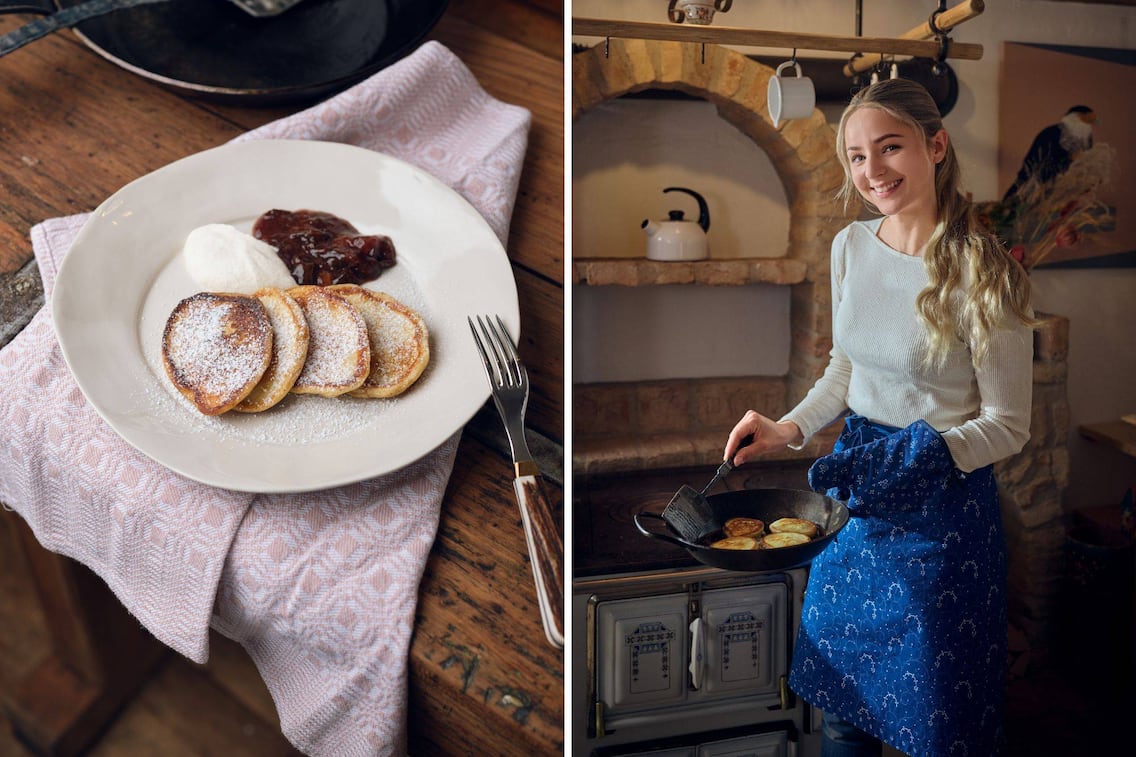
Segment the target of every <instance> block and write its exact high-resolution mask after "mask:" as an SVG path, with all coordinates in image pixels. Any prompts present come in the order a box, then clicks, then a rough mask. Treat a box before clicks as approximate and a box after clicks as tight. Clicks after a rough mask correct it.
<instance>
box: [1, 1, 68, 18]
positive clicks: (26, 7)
mask: <svg viewBox="0 0 1136 757" xmlns="http://www.w3.org/2000/svg"><path fill="white" fill-rule="evenodd" d="M7 13H37V14H39V15H41V16H46V15H49V14H51V13H55V2H54V0H6V1H0V16H2V15H4V14H7Z"/></svg>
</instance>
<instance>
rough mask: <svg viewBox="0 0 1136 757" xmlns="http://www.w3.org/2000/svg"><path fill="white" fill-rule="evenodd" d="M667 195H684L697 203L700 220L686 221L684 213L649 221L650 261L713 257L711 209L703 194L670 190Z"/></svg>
mask: <svg viewBox="0 0 1136 757" xmlns="http://www.w3.org/2000/svg"><path fill="white" fill-rule="evenodd" d="M663 191H664V192H685V193H687V194H688V195H690V196H691V197H693V198H694V199H695V200H697V201H698V221H697V222H695V221H687V220H685V219H684V218H683V215H684V214H683V212H682V211H681V210H672V211H670V212H669V214H668V215H669V216H670V217H669V218H668V219H667V220H665V221H652V220H650V219H646V220H644V221H643V223H642V224H641V226H642V228H643V230H644V231H645V232H647V259H648V260H705V259H706V258H708V257H710V245H709V244H707V241H706V232H707V231H709V230H710V210H709V208H707V206H706V200H705V199H703V197H702V195H700V194H698V193H697V192H695V191H694V190H692V189H686V188H685V187H667V188H666V189H664V190H663Z"/></svg>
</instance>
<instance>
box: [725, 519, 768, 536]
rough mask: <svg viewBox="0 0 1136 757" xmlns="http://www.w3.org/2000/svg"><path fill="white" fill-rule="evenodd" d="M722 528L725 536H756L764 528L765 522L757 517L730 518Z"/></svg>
mask: <svg viewBox="0 0 1136 757" xmlns="http://www.w3.org/2000/svg"><path fill="white" fill-rule="evenodd" d="M722 530H723V531H725V533H726V536H757V535H758V534H760V533H761V532H762V531H764V530H765V524H764V523H762V522H761V521H760V520H758V519H757V518H740V517H739V518H730V519H729V520H728V521H726V524H725V525H724V526H723V527H722Z"/></svg>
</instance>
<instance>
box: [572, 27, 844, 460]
mask: <svg viewBox="0 0 1136 757" xmlns="http://www.w3.org/2000/svg"><path fill="white" fill-rule="evenodd" d="M774 73H775V72H774V71H773V69H771V68H769V67H768V66H765V65H763V64H761V63H758V62H756V61H754V60H751V59H750V58H747V57H746V56H744V55H741V54H740V53H737V52H734V51H732V50H730V49H728V48H725V47H721V46H718V45H696V44H683V43H678V42H657V41H650V40H634V39H630V40H625V39H611V40H609V41H608V42H605V43H600V44H598V45H596V46H595V47H594V48H592V49H590V50H587V51H585V52H583V53H578V54H576V55H573V56H572V116H573V118H579V117H580V116H581V115H583V114H584V113H586V112H587V110H588V109H589V108H592V107H595V106H596V105H598V104H599V103H602V102H604V101H606V100H610V99H613V98H617V97H620V96H622V95H625V94H628V93H630V92H638V91H641V90H645V89H662V90H677V91H680V92H684V93H686V94H689V95H694V96H696V97H701V98H703V99H705V100H707V101H708V102H711V103H713V104H714V105H715V106H716V107H717V109H718V113H719V115H721V117H722V118H723V119H725V120H726V121H727V122H729V123H731V124H732V125H733V126H735V127H736V128H737V129H738V130H739V131H740V132H742V133H743V134H745V135H746V136H748V137H749V138H750V139H752V140H753V142H754V143H755V144H756V145H757V147H759V148H760V149H762V150H764V151H765V153H766V154H767V155H768V156H769V159H770V162H771V163H772V164H773V167H774V169H775V170H776V172H777V175H778V177H779V178H780V179H781V182H782V184H783V185H784V188H785V196H786V198H787V199H788V201H789V235H788V239H787V240H786V249H785V254H784V256H783V257H781V258H773V259H766V260H739V261H721V260H714V261H700V262H698V263H693V264H691V263H678V264H669V263H668V264H660V263H657V262H653V261H647V260H620V261H610V260H597V259H583V258H579V257H574V261H573V263H574V265H573V283H574V284H576V285H617V286H654V285H660V284H673V283H678V282H679V281H682V282H687V283H691V284H700V285H706V286H732V285H733V286H740V285H744V284H750V283H758V282H761V283H771V284H780V285H785V286H789V287H791V290H792V295H791V305H790V324H791V326H790V327H791V328H792V332H793V333H792V350H791V353H790V359H789V372H788V374H787V375H785V376H775V377H754V378H742V379H678V380H673V381H659V382H649V383H644V384H639V385H634V386H631V385H619V384H593V385H576V386H575V387H574V388H573V466H574V469H575V470H577V471H580V472H588V473H599V472H611V471H619V470H637V469H650V468H659V467H674V466H682V465H703V464H707V463H711V462H714V461H716V460H720V459H721V452H722V447H723V444H724V440H725V438H726V434H728V432H729V430H730V429H731V428H732V427H733V424H734V423H735V422H736V421H737V419H738V418H740V417H741V415H742V413H744V412H745V410H746V409H748V408H751V407H753V408H760V409H761V410H762V411H763V412H766V413H768V414H775V413H778V412H783V411H784V410H785V409H787V408H788V407H790V406H791V405H793V404H795V403H796V402H797V401H798V400H799V399H800V398H801V397H803V396H804V394H805V392H807V391H808V389H809V387H811V386H812V385H813V383H814V382H815V381H816V379H817V378H818V377H819V376H820V374H821V373H822V372H823V370H824V366H825V364H826V363H827V362H828V352H829V349H830V348H831V338H830V335H829V331H830V321H831V318H832V316H831V304H830V297H831V292H830V284H829V279H828V259H829V248H830V247H831V244H832V239H833V237H834V236H835V235H836V233H837V232H838V231H839V230H840V229H841V228H843V227H844V226H845V225H847V223H848V222H849V221H851V220H852V219H853V218H854V216H855V213H856V209H846V208H843V207H840V206H839V205H838V203H837V202H836V200H835V194H836V190H837V188H838V187H839V186H840V184H841V182H842V181H843V176H844V173H843V169H842V168H841V166H840V163H839V161H838V160H837V159H836V134H835V132H834V131H833V129H832V127H831V126H830V125H829V124H828V122H827V121H826V119H825V117H824V114H823V113H821V111H820V110H814V111H813V113H812V115H811V116H809V117H808V118H803V119H797V120H793V121H787V122H785V123H782V124H781V125H780V127H779V128H778V127H774V126H773V122H772V119H771V118H770V116H769V113H768V110H767V106H766V95H767V90H768V85H769V78H770V77H771V76H773V75H774ZM833 439H834V437H832V436H827V437H822V438H819V439H817V440H815V441H814V442H813V444H812V445H810V447H809V448H808V449H807V450H805V451H803V452H802V453H800V454H801V456H808V455H813V456H815V454H816V453H817V450H819V449H823V447H824V445H826V444H827V445H828V446H829V447H831V444H832V441H833ZM780 454H781V456H782V457H784V453H780Z"/></svg>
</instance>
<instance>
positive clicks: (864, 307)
mask: <svg viewBox="0 0 1136 757" xmlns="http://www.w3.org/2000/svg"><path fill="white" fill-rule="evenodd" d="M837 150H838V153H839V158H840V160H841V162H842V164H843V165H844V169H845V184H844V190H843V192H844V196H845V199H846V200H849V201H851V200H852V199H853V198H855V197H856V196H857V195H858V196H859V197H860V198H862V199H863V201H864V202H865V203H866V204H867V206H868V207H869V208H870V209H871V210H872V211H874V212H875V213H878V214H879V215H880V217H878V218H875V219H873V220H870V221H857V222H854V223H852V224H850V225H849V226H848V227H846V228H845V229H843V230H842V231H841V232H840V233H839V234H837V236H836V238H835V240H834V241H833V245H832V263H831V277H832V333H833V347H832V353H831V358H830V361H829V365H828V367H827V369H826V370H825V372H824V375H823V376H822V377H821V378H820V380H819V381H818V382H817V384H816V385H815V386H814V387H813V388H812V390H811V391H810V392H809V393H808V395H807V396H806V397H805V399H804V400H803V401H802V402H801V403H800V404H799V405H798V406H797V407H795V408H793V410H791V411H790V412H789V413H788V414H786V415H785V416H784V417H783V418H781V419H780V420H779V421H776V422H775V421H773V420H772V419H770V418H767V417H765V416H763V415H760V414H759V413H756V412H754V411H752V410H751V411H749V412H747V413H746V414H745V416H744V417H743V418H742V419H741V420H740V421H739V422H738V424H737V426H736V427H735V428H734V430H733V431H732V432H731V433H730V437H729V440H728V441H727V443H726V449H725V458H726V459H729V458H730V456H731V455H734V454H735V452H736V456H735V463H737V464H741V463H744V462H746V461H747V460H750V459H753V458H754V457H755V456H757V455H759V454H761V453H762V452H765V451H767V450H770V449H773V448H776V447H779V446H783V445H789V446H791V447H794V448H799V447H800V446H802V445H804V444H805V442H806V441H807V440H808V439H809V437H811V436H812V435H813V434H814V433H816V432H817V431H819V430H820V429H821V428H823V427H825V426H826V425H828V424H829V423H831V422H833V421H835V420H836V419H838V418H840V417H841V416H842V415H844V414H845V413H846V412H847V411H851V413H850V414H849V415H848V416H847V417H846V418H845V421H844V429H843V432H842V434H841V436H840V439H839V441H838V442H837V444H836V447H835V449H834V451H833V453H832V454H831V455H828V456H827V457H824V458H821V459H820V460H818V461H817V462H816V463H814V465H813V466H812V468H811V469H810V471H809V481H810V484H811V485H812V486H813V488H815V489H817V490H820V491H827V492H828V493H829V495H830V496H837V497H839V498H841V499H844V500H847V502H848V508H849V511H850V512H851V514H852V517H851V519H850V521H849V524H848V525H847V526H846V527H845V528H844V530H843V531H842V532H841V533H840V534H839V536H838V537H837V539H836V540H835V541H834V542H833V544H832V545H830V547H829V548H828V549H827V550H826V551H825V552H824V553H823V554H821V555H820V556H819V557H818V558H817V559H816V561H814V563H813V566H812V570H811V572H810V576H809V583H808V587H807V590H806V597H805V605H804V610H803V614H802V620H801V629H800V633H799V635H798V638H797V643H796V647H795V649H794V653H793V665H792V671H791V675H790V686H791V687H792V688H793V689H794V691H796V692H797V693H798V694H799V695H800V696H801V697H802V698H803V699H805V700H806V701H808V702H810V703H811V704H813V705H814V706H816V707H818V708H820V709H821V710H822V711H823V712H824V724H823V733H824V742H823V743H824V746H823V752H822V753H823V754H824V755H825V757H829V756H830V755H831V756H833V757H835V756H836V755H842V756H847V757H852V755H869V754H871V755H879V754H880V752H881V744H880V742H881V741H882V742H886V743H888V744H890V745H892V746H893V747H895V748H896V749H899V750H901V751H903V752H905V753H907V754H911V755H956V754H957V755H972V756H973V755H982V756H983V757H987V756H988V755H993V754H996V752H997V750H998V748H999V744H1000V741H1001V710H1002V690H1003V683H1004V666H1005V651H1006V618H1005V553H1004V540H1003V535H1002V530H1001V518H1000V514H999V507H998V497H997V491H996V488H995V485H994V479H993V475H992V472H991V465H992V464H993V463H994V462H996V461H998V460H1000V459H1002V458H1005V457H1008V456H1010V455H1013V454H1015V453H1017V452H1018V451H1020V450H1021V449H1022V447H1023V445H1024V444H1025V442H1026V441H1027V439H1028V438H1029V422H1030V405H1031V396H1030V395H1031V388H1032V372H1031V371H1032V369H1031V362H1032V336H1031V327H1032V324H1033V321H1032V316H1031V312H1030V307H1029V282H1028V278H1027V277H1026V275H1025V272H1024V271H1023V270H1022V268H1021V267H1020V266H1019V265H1018V264H1017V263H1016V262H1015V261H1013V259H1012V258H1010V257H1009V255H1007V254H1006V253H1005V252H1004V251H1003V250H1002V249H1001V247H1000V246H999V245H998V243H997V241H996V240H995V239H993V238H992V237H991V236H990V235H989V234H987V233H986V232H985V231H984V230H983V229H982V228H981V227H980V226H979V225H978V224H977V223H976V221H975V219H974V217H973V214H972V212H971V207H970V203H969V201H968V200H967V199H966V198H965V197H964V196H963V195H962V194H960V192H959V181H960V179H959V166H958V162H957V159H956V157H955V153H954V148H953V146H952V144H951V140H950V137H949V135H948V134H947V132H946V131H945V130H944V129H943V124H942V118H941V116H940V114H939V111H938V109H937V107H936V105H935V103H934V100H933V99H932V98H931V96H930V95H929V94H928V93H927V91H926V90H925V89H924V88H923V87H922V86H920V85H919V84H916V83H914V82H910V81H906V80H903V79H889V80H885V81H881V82H879V83H878V84H873V85H872V86H870V87H868V88H866V89H863V90H861V91H860V92H859V93H857V95H856V96H855V97H854V98H853V99H852V102H851V103H850V104H849V106H848V108H847V109H846V110H845V112H844V114H843V116H842V118H841V121H840V126H839V130H838V132H837ZM750 435H752V436H753V441H752V442H751V443H750V444H748V445H747V446H745V447H743V448H741V449H739V448H738V447H739V444H740V443H741V441H742V440H743V439H745V438H746V437H748V436H750Z"/></svg>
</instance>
